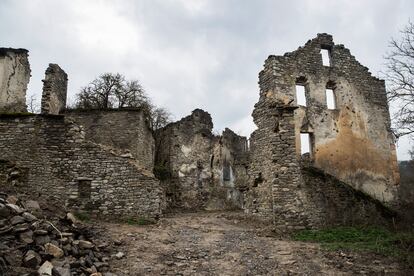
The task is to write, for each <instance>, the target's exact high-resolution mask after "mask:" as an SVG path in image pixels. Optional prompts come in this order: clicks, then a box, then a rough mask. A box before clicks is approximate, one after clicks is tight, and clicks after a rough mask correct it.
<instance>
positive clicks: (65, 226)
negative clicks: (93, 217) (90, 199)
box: [0, 194, 115, 276]
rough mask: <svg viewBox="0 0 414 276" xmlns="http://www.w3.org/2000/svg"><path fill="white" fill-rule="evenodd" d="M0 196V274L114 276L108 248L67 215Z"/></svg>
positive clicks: (91, 229) (69, 214)
mask: <svg viewBox="0 0 414 276" xmlns="http://www.w3.org/2000/svg"><path fill="white" fill-rule="evenodd" d="M45 213H46V211H44V210H42V209H41V208H40V206H39V203H38V202H37V201H33V200H27V201H24V202H23V201H21V200H19V199H18V198H16V197H14V196H8V195H6V194H0V275H28V276H29V275H30V276H32V275H33V276H34V275H53V276H71V275H93V276H110V275H112V276H113V275H115V274H112V273H110V272H108V271H109V264H108V261H109V260H110V256H111V251H112V248H111V246H110V243H109V242H102V241H99V240H97V239H96V238H95V237H96V233H94V229H93V228H92V227H91V226H87V225H85V224H83V223H81V222H79V221H78V220H77V219H76V218H75V216H74V215H73V214H71V213H65V212H63V214H59V212H53V210H52V212H49V214H45Z"/></svg>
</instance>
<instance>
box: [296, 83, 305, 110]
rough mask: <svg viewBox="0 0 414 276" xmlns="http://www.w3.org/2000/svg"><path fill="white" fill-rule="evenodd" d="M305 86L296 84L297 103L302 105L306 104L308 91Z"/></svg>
mask: <svg viewBox="0 0 414 276" xmlns="http://www.w3.org/2000/svg"><path fill="white" fill-rule="evenodd" d="M305 91H306V90H305V86H304V85H300V84H297V85H296V103H297V104H298V105H301V106H306V93H305Z"/></svg>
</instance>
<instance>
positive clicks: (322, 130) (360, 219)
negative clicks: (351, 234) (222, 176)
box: [244, 34, 396, 231]
mask: <svg viewBox="0 0 414 276" xmlns="http://www.w3.org/2000/svg"><path fill="white" fill-rule="evenodd" d="M315 41H316V42H315ZM329 41H331V42H332V38H331V37H330V36H329V35H325V34H323V35H318V38H317V39H315V40H312V41H310V42H308V43H307V46H305V47H304V48H306V47H310V48H309V49H303V48H300V49H299V50H298V51H297V52H294V53H289V54H286V55H285V56H283V57H280V56H278V57H277V56H270V57H269V58H268V59H267V60H266V62H265V66H264V69H263V71H262V72H260V74H259V84H260V98H259V101H258V103H256V105H255V109H254V111H253V114H252V115H253V119H254V122H255V124H256V125H257V127H258V128H257V130H255V131H254V132H253V133H252V135H251V138H250V165H249V169H248V174H249V176H250V181H249V185H248V187H247V188H246V191H245V193H244V196H245V211H246V212H247V213H250V214H254V215H256V216H258V217H260V218H262V219H264V220H268V221H273V223H274V224H275V226H276V228H277V229H280V230H283V231H285V230H293V229H303V228H319V227H323V226H326V225H350V224H354V223H383V222H384V221H386V220H387V218H388V217H390V216H393V215H394V214H390V213H389V212H388V209H387V208H386V207H384V206H383V205H382V204H384V203H390V202H392V201H393V199H394V198H388V200H387V198H384V197H383V196H381V197H379V196H378V194H377V193H376V191H378V189H384V190H386V191H390V193H391V194H393V189H394V187H395V182H392V181H391V180H396V176H395V174H394V171H393V163H392V161H393V160H394V157H395V156H394V153H395V152H394V148H393V147H392V146H391V144H390V143H391V142H392V140H390V139H391V138H390V136H389V134H390V133H389V129H388V127H389V115H388V110H387V108H386V105H385V106H384V103H383V102H382V100H384V98H383V96H382V95H383V94H382V91H381V90H380V91H379V92H378V93H379V94H381V95H380V96H377V97H374V98H375V99H372V100H371V102H368V101H369V97H368V96H366V95H365V94H364V93H367V92H366V91H365V92H363V91H360V90H358V89H353V90H346V93H348V94H352V95H354V94H355V95H365V96H364V97H367V98H364V99H361V98H358V97H357V96H355V97H356V99H355V100H356V103H354V102H352V100H349V101H347V103H346V104H344V106H343V105H342V102H341V101H339V100H338V101H337V103H338V105H337V109H338V110H332V111H327V110H326V106H322V104H321V103H318V104H316V103H315V101H316V100H314V99H313V98H312V97H318V94H317V93H316V92H315V89H316V86H314V85H313V84H312V85H311V84H309V83H310V82H314V83H319V82H322V83H323V87H324V89H323V92H324V90H325V88H326V86H327V84H326V82H329V80H331V82H329V84H331V83H332V82H336V85H338V83H339V82H340V81H341V83H344V82H345V81H346V82H348V83H350V81H351V80H352V79H351V78H350V76H346V77H343V78H342V79H341V78H340V76H343V74H345V73H341V72H340V70H339V68H337V69H335V70H333V69H332V68H325V67H322V61H321V58H320V54H319V51H320V49H321V47H327V45H328V46H329V45H331V47H333V45H332V44H327V42H329ZM338 47H339V48H340V49H344V48H343V46H342V47H341V46H338ZM332 49H333V48H332ZM345 52H346V51H345ZM310 53H311V54H310ZM313 54H314V55H315V56H316V55H317V57H318V59H317V62H318V63H317V64H316V63H315V62H316V61H313V60H312V59H308V55H311V56H312V55H313ZM335 56H337V55H332V59H333V58H334V57H335ZM346 60H348V62H350V63H351V64H354V63H353V62H354V61H352V58H351V57H349V59H346ZM355 66H356V65H355ZM347 70H348V69H346V68H345V69H344V72H348V71H347ZM354 70H356V69H354ZM362 71H364V70H362ZM359 73H361V72H359ZM325 74H327V77H326V76H325ZM362 77H363V76H362ZM365 77H366V75H365ZM371 78H372V77H371ZM297 81H300V82H301V83H303V82H304V83H305V84H306V85H307V86H308V88H307V94H308V95H307V99H308V104H307V107H306V108H305V107H300V106H298V105H297V102H296V100H297V99H296V98H295V91H294V90H295V84H296V82H297ZM368 81H372V82H373V83H376V82H377V81H376V80H375V79H372V80H371V79H369V80H368ZM379 83H380V84H381V85H382V82H380V81H379ZM380 84H378V85H380ZM364 87H365V88H366V86H364ZM378 87H379V86H375V87H372V89H374V90H373V92H372V93H374V91H377V90H375V89H376V88H378ZM319 88H320V87H319ZM360 89H362V88H360ZM342 91H343V90H340V89H339V90H338V89H335V93H337V98H339V97H342V94H340V92H342ZM344 93H345V92H344ZM348 97H350V96H349V95H348ZM343 98H346V97H345V96H344V97H343ZM349 99H352V97H351V98H349ZM320 101H321V100H320ZM380 103H381V104H380ZM314 105H315V106H314ZM350 106H352V107H355V106H358V107H361V109H360V111H359V112H367V113H369V112H370V111H371V109H372V110H374V111H372V112H373V113H374V114H375V115H376V116H379V117H380V118H379V119H376V120H374V119H372V120H373V121H372V122H373V125H372V126H368V122H367V124H365V128H364V129H365V130H364V131H366V132H364V133H365V134H364V133H362V132H363V131H362V130H361V129H356V130H355V129H353V128H352V125H353V124H357V123H358V122H356V121H352V122H350V121H349V122H348V123H349V125H343V126H342V130H338V131H336V130H335V129H334V130H332V131H333V133H334V134H332V133H331V132H330V130H329V127H327V126H331V125H339V123H338V122H337V121H335V120H336V119H338V118H339V117H329V116H327V115H326V114H329V113H330V112H331V113H338V114H340V113H341V112H342V113H343V114H345V113H346V112H348V111H343V109H345V110H349V108H351V107H350ZM362 107H364V108H365V109H364V108H362ZM368 107H369V108H368ZM355 112H358V111H355ZM351 113H353V112H352V111H351ZM341 116H342V115H341ZM316 119H318V120H319V121H318V122H315V120H316ZM331 120H334V121H333V122H332V121H331ZM375 128H377V129H378V132H375V131H374V129H375ZM344 131H345V132H347V133H354V134H355V135H356V136H357V137H359V136H358V135H366V136H365V138H366V139H365V141H370V142H371V143H373V142H374V139H375V137H376V136H375V135H378V136H381V138H378V146H377V147H376V148H368V149H367V150H372V151H373V152H376V153H378V154H380V155H381V156H384V158H385V159H384V160H387V161H389V162H391V163H390V164H388V163H386V162H385V161H384V160H383V159H376V158H373V159H372V160H370V159H369V158H370V157H372V154H374V153H372V154H367V155H366V156H365V158H366V159H365V162H367V163H369V162H370V161H371V162H372V163H374V164H375V163H376V162H379V166H382V168H383V167H384V166H385V165H386V166H388V167H387V168H388V169H387V170H385V169H384V170H383V171H381V172H380V171H378V170H375V173H377V174H383V175H384V177H379V176H378V177H377V176H376V175H375V174H374V172H373V171H369V170H368V169H369V168H368V167H366V166H362V167H361V170H363V171H364V172H365V174H364V177H362V176H361V171H360V170H358V169H357V168H355V167H352V166H350V165H349V164H352V162H356V164H359V163H360V162H362V160H360V159H361V158H362V156H360V155H358V154H356V153H355V152H353V147H352V146H351V145H342V147H341V145H339V144H336V145H335V146H332V147H330V148H329V150H330V151H331V153H330V154H331V155H332V156H335V155H340V152H345V151H346V150H349V151H350V153H349V154H350V155H349V156H346V155H341V156H342V158H345V159H344V160H342V161H343V164H345V165H344V166H341V165H340V164H338V163H331V166H332V167H330V168H326V167H325V166H322V165H321V164H322V163H321V160H322V159H321V158H322V156H320V155H319V158H320V159H318V154H319V153H318V152H320V151H321V147H322V146H321V144H322V141H325V142H326V140H323V139H322V136H323V135H325V136H326V137H331V138H332V139H334V138H335V137H336V136H337V135H339V134H340V133H341V132H344ZM358 131H359V132H358ZM300 132H307V133H310V134H311V137H312V139H311V142H313V148H312V150H311V153H310V154H307V155H303V156H301V154H300V143H298V139H299V134H300ZM316 132H318V133H316ZM338 133H339V134H338ZM369 135H371V136H369ZM336 138H337V137H336ZM348 138H349V139H351V141H352V142H353V143H357V142H360V140H355V139H356V138H355V137H354V138H355V139H354V138H353V136H348ZM368 138H369V139H373V140H372V141H371V140H369V139H368ZM352 139H354V140H352ZM299 141H300V140H299ZM345 146H346V147H345ZM355 147H358V145H355ZM298 151H299V154H298ZM363 153H366V151H364V152H363ZM349 158H351V159H349ZM352 158H355V159H356V160H355V161H353V160H352ZM387 158H388V159H387ZM304 160H306V162H304ZM318 160H319V162H318ZM338 162H339V160H338ZM305 163H306V164H307V166H306V168H305V167H304V166H303V164H305ZM356 164H354V165H353V166H356ZM347 166H348V167H347ZM349 166H350V167H349ZM309 168H312V169H309ZM335 172H336V174H335ZM340 172H343V174H341V173H340ZM358 175H359V176H361V177H358ZM345 176H346V177H345ZM352 177H353V178H352ZM351 180H352V181H351ZM374 180H379V182H378V186H379V188H378V189H369V187H367V186H364V185H366V184H365V183H366V182H368V183H373V182H372V181H374ZM358 183H359V184H358ZM357 184H358V185H357ZM371 197H373V198H371Z"/></svg>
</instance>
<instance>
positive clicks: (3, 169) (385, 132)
mask: <svg viewBox="0 0 414 276" xmlns="http://www.w3.org/2000/svg"><path fill="white" fill-rule="evenodd" d="M27 58H28V54H27V51H26V50H20V49H19V50H15V49H3V48H2V49H0V88H1V89H0V111H1V113H0V133H1V137H0V187H4V188H5V189H6V188H7V189H11V188H12V189H15V190H18V191H30V192H31V193H35V194H36V195H38V196H45V197H54V198H57V199H61V200H63V201H64V202H65V204H66V206H68V207H69V208H74V209H76V210H79V211H87V212H90V213H92V214H95V215H97V216H117V217H151V218H157V217H159V216H160V215H162V214H163V213H165V212H168V211H169V210H171V209H175V210H177V209H178V210H180V209H186V210H192V211H194V210H223V209H233V208H237V209H243V210H244V211H245V212H246V213H247V214H250V215H252V216H255V217H257V218H260V219H262V220H265V221H271V222H272V223H274V224H275V226H276V227H277V228H279V229H282V230H285V229H288V230H289V229H302V228H317V227H321V226H324V225H338V224H342V225H343V224H352V223H360V222H361V223H367V222H370V223H382V222H383V221H384V219H386V217H387V216H389V215H393V214H392V212H391V211H389V208H391V209H396V208H397V206H398V198H397V192H396V191H397V188H398V181H399V180H398V178H399V174H398V168H397V160H396V153H395V147H394V141H393V137H392V134H391V131H390V117H389V112H388V106H387V101H386V95H385V85H384V82H383V81H382V80H379V79H377V78H375V77H373V76H372V75H371V74H370V73H369V72H368V69H367V68H366V67H364V66H362V65H361V64H359V62H358V61H356V60H355V58H354V56H352V55H351V54H350V51H349V50H348V49H346V48H345V47H344V46H343V45H335V44H334V42H333V40H332V37H331V36H330V35H327V34H318V36H317V37H316V38H314V39H312V40H309V41H308V42H307V43H306V44H305V45H304V46H303V47H300V48H299V49H298V50H296V51H294V52H291V53H287V54H285V55H284V56H269V58H268V59H267V60H266V61H265V65H264V68H263V70H262V71H261V72H260V74H259V86H260V98H259V101H258V102H257V103H256V105H255V108H254V111H253V119H254V122H255V124H256V125H257V130H255V131H254V132H253V133H252V135H251V137H250V146H248V140H247V138H246V137H242V136H239V135H237V134H235V133H234V132H233V131H231V130H230V129H225V130H224V131H223V133H222V134H221V135H214V134H213V133H212V129H213V123H212V118H211V116H210V114H209V113H207V112H205V111H203V110H200V109H195V110H194V111H193V112H192V114H191V115H189V116H187V117H185V118H183V119H181V120H180V121H177V122H174V123H171V124H168V125H167V126H165V127H163V128H161V129H159V130H157V131H155V132H152V131H151V130H150V129H149V127H148V122H146V119H145V116H144V114H143V112H142V111H141V110H139V109H120V110H89V111H87V110H83V111H82V110H73V111H70V112H69V111H66V110H65V106H66V92H67V88H66V87H67V81H68V79H67V75H66V73H65V72H64V71H63V70H62V69H61V68H60V67H59V66H58V65H56V64H50V66H49V68H48V69H47V70H46V76H45V80H44V81H43V82H44V87H43V94H42V111H41V114H30V113H22V112H24V111H25V105H24V103H25V93H26V88H27V83H28V81H29V76H30V67H29V63H28V59H27ZM324 58H326V60H325V59H324Z"/></svg>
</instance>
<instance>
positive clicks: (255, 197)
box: [245, 84, 310, 228]
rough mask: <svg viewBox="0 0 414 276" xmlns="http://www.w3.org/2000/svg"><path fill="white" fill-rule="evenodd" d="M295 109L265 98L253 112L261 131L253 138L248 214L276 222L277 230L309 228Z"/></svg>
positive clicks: (251, 139)
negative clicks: (296, 146)
mask: <svg viewBox="0 0 414 276" xmlns="http://www.w3.org/2000/svg"><path fill="white" fill-rule="evenodd" d="M262 87H265V86H264V84H263V86H262ZM294 109H295V107H290V106H286V105H283V103H281V102H268V101H265V100H264V98H262V100H261V101H259V103H257V104H256V105H255V109H254V111H253V119H254V122H255V123H256V125H257V127H258V129H257V130H255V131H254V132H253V133H252V135H251V138H250V159H251V164H250V167H249V174H250V177H251V178H250V185H249V187H248V189H247V190H246V193H245V201H246V202H245V210H246V212H247V213H250V214H253V215H256V216H259V217H261V218H262V219H263V220H268V221H272V222H274V223H275V224H276V226H277V227H278V228H285V227H303V225H309V224H310V222H309V216H308V214H307V213H306V212H305V205H304V204H305V203H306V198H305V195H304V194H303V192H301V191H300V187H301V184H302V178H301V174H300V166H299V162H298V160H297V158H296V155H295V132H294Z"/></svg>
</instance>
